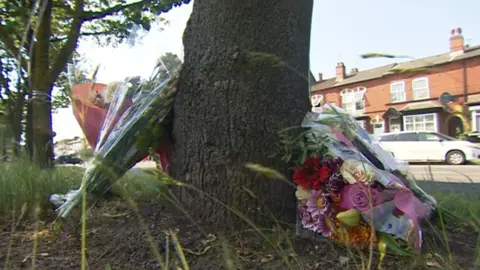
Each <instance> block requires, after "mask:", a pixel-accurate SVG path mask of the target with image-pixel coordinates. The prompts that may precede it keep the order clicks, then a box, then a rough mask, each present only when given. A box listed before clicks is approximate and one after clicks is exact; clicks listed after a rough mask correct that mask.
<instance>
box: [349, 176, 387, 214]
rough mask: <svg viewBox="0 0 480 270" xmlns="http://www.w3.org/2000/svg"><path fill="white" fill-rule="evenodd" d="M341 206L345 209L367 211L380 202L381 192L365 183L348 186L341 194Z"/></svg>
mask: <svg viewBox="0 0 480 270" xmlns="http://www.w3.org/2000/svg"><path fill="white" fill-rule="evenodd" d="M340 197H341V202H340V206H341V207H342V208H345V209H357V210H360V211H362V212H363V211H366V210H369V209H370V208H371V206H372V205H373V206H375V205H377V204H378V202H379V192H378V191H377V190H375V189H373V188H371V187H369V186H365V185H364V184H363V183H355V184H352V185H347V186H346V187H345V188H344V189H343V190H342V193H341V194H340Z"/></svg>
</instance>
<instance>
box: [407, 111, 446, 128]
mask: <svg viewBox="0 0 480 270" xmlns="http://www.w3.org/2000/svg"><path fill="white" fill-rule="evenodd" d="M429 115H433V127H434V130H432V131H431V132H438V115H437V114H436V113H425V114H412V115H404V116H403V130H404V131H430V130H415V117H416V116H424V117H425V116H429ZM409 117H412V118H413V121H412V125H413V130H408V129H407V118H409Z"/></svg>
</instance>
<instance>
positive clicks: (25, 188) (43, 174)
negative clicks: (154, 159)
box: [0, 160, 163, 218]
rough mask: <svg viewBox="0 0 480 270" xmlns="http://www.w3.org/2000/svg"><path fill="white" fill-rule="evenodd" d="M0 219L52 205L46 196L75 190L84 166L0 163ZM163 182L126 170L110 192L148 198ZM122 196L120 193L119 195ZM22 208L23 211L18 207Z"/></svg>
mask: <svg viewBox="0 0 480 270" xmlns="http://www.w3.org/2000/svg"><path fill="white" fill-rule="evenodd" d="M0 171H1V174H0V192H1V196H0V218H2V217H3V218H11V216H10V214H11V213H12V211H15V212H17V213H18V212H21V211H26V210H28V211H27V212H29V213H31V212H32V211H33V210H34V208H35V207H39V208H40V209H41V211H42V212H44V211H46V210H49V209H51V208H52V204H51V203H50V201H49V196H50V195H52V194H65V193H67V192H68V191H69V190H71V189H77V188H78V187H79V186H80V184H81V181H82V176H83V172H84V169H83V168H81V167H75V166H58V167H55V168H54V169H52V170H42V169H40V168H39V167H37V166H35V165H33V164H31V163H29V162H28V161H24V160H22V161H18V162H12V163H2V164H0ZM162 188H163V185H161V183H160V182H159V181H155V178H154V176H152V175H149V174H139V173H127V175H125V176H124V177H123V178H121V179H120V180H119V181H118V182H117V183H115V185H114V186H113V187H112V190H113V193H114V194H117V195H120V194H123V195H125V194H124V193H125V192H127V193H128V195H129V196H131V197H133V198H135V199H136V200H152V199H155V198H157V197H158V196H159V194H160V193H161V192H162ZM123 195H122V196H123ZM22 209H23V210H22Z"/></svg>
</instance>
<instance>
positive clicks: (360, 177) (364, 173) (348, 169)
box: [340, 159, 375, 184]
mask: <svg viewBox="0 0 480 270" xmlns="http://www.w3.org/2000/svg"><path fill="white" fill-rule="evenodd" d="M340 173H341V174H342V176H343V179H345V180H346V181H347V182H348V183H349V184H355V183H357V182H362V183H365V184H370V183H372V182H373V181H375V172H374V169H373V167H372V166H371V165H370V164H368V163H366V162H363V161H359V160H354V159H349V160H345V161H344V162H343V164H342V167H341V168H340Z"/></svg>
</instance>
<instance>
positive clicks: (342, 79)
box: [312, 28, 480, 135]
mask: <svg viewBox="0 0 480 270" xmlns="http://www.w3.org/2000/svg"><path fill="white" fill-rule="evenodd" d="M318 101H321V102H322V103H324V102H329V103H333V104H336V105H337V106H340V107H342V108H344V109H345V110H346V111H348V112H350V113H351V114H352V115H354V116H355V118H356V119H357V120H358V121H359V123H361V124H362V125H363V126H364V127H365V129H366V130H368V131H369V132H371V133H384V132H395V131H400V130H416V131H438V132H441V133H444V134H448V135H456V133H458V131H459V130H461V131H464V130H465V131H467V130H468V129H469V127H468V126H471V129H472V130H473V131H479V130H480V46H467V45H465V44H464V38H463V36H462V33H461V29H460V28H457V29H455V30H452V31H451V37H450V51H449V52H446V53H443V54H439V55H434V56H429V57H425V58H421V59H416V60H412V61H407V62H401V63H394V64H389V65H385V66H381V67H377V68H374V69H370V70H365V71H359V70H358V69H355V68H353V69H351V71H350V72H349V73H347V72H346V67H345V65H344V63H338V64H337V66H336V77H335V78H330V79H323V78H322V74H321V73H320V74H319V80H318V81H317V83H315V84H314V85H313V86H312V105H314V106H316V105H317V104H318ZM455 104H457V105H461V108H462V112H461V113H460V114H455V112H454V111H453V110H452V108H454V107H455V106H452V105H455ZM462 115H463V116H464V117H463V118H462ZM458 116H460V117H458ZM462 119H463V120H464V121H462Z"/></svg>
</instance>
